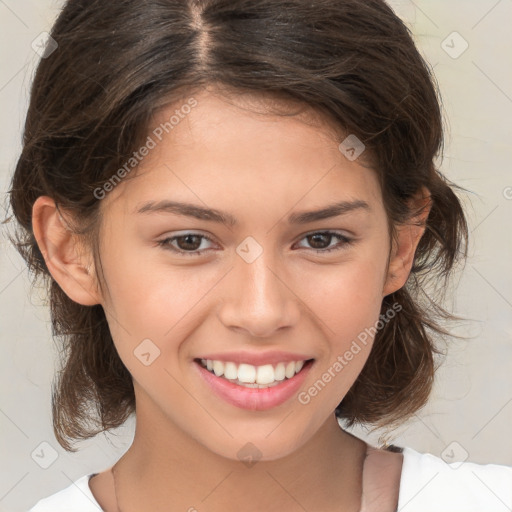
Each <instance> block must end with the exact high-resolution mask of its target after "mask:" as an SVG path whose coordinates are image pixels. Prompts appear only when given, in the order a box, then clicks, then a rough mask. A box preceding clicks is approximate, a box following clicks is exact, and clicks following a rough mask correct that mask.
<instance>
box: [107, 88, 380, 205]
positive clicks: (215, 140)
mask: <svg viewBox="0 0 512 512" xmlns="http://www.w3.org/2000/svg"><path fill="white" fill-rule="evenodd" d="M191 99H193V102H192V101H191ZM269 102H270V103H269ZM189 105H194V106H192V107H190V106H189ZM184 106H187V108H184ZM269 108H270V110H269ZM276 110H277V112H276ZM282 114H285V115H282ZM292 114H293V115H292ZM346 135H347V134H346V133H344V132H343V130H342V129H340V127H339V126H337V125H336V124H335V123H334V122H333V121H332V119H329V117H328V116H324V115H323V113H319V112H317V111H315V110H313V109H312V108H311V107H309V106H308V105H304V104H301V103H299V102H296V101H291V100H285V99H280V100H276V99H274V98H270V99H268V98H264V99H262V98H259V97H253V96H243V97H239V96H236V97H233V98H230V97H225V96H221V95H219V94H217V93H215V92H212V91H208V90H205V91H202V92H201V93H199V94H194V95H193V96H192V97H190V98H187V97H183V100H182V101H181V102H174V103H173V104H172V105H171V104H169V105H166V106H164V107H162V108H160V109H159V110H158V111H157V112H155V114H154V116H153V118H152V120H151V123H150V128H149V130H148V137H150V138H151V140H152V144H151V146H152V149H151V150H150V151H149V152H148V154H147V156H145V157H144V159H143V160H142V161H141V162H140V163H139V164H138V166H137V168H136V170H135V172H134V173H133V175H134V176H133V177H135V178H136V179H135V180H127V182H126V183H121V185H120V186H118V187H117V189H116V190H115V191H114V193H113V194H112V197H111V199H114V196H116V195H118V196H119V195H120V194H121V192H122V196H124V198H125V199H126V200H127V201H128V202H129V203H130V206H131V207H132V210H133V207H134V206H135V205H134V204H133V203H134V201H139V202H140V201H144V200H158V199H170V198H171V197H169V196H172V198H174V199H177V200H189V199H195V200H196V202H197V199H201V200H202V199H204V201H205V202H211V201H213V202H216V203H217V204H218V201H214V200H215V197H216V196H218V195H219V194H221V197H222V199H221V201H225V200H226V198H228V197H229V198H230V199H232V198H234V196H238V197H239V198H240V197H243V198H245V200H249V201H250V200H252V199H255V198H258V197H259V198H261V197H266V198H267V200H268V201H281V202H284V203H286V204H289V205H291V204H293V203H297V202H298V201H301V203H302V204H301V205H300V206H301V207H303V208H299V209H304V208H306V207H308V206H310V205H311V204H313V203H315V202H319V201H320V202H322V203H325V202H329V203H332V202H334V200H335V199H338V200H340V199H364V200H368V199H370V200H373V201H379V200H380V193H379V187H378V183H377V180H376V175H375V171H374V170H373V169H371V168H370V167H369V165H368V164H367V162H366V160H365V159H364V158H363V157H360V158H359V159H357V160H355V161H350V160H349V159H347V158H346V157H345V155H344V154H342V153H341V152H340V149H339V144H340V142H341V141H342V140H344V138H345V137H346ZM340 195H341V196H342V197H340ZM355 195H358V197H357V198H356V197H355ZM185 196H186V197H185ZM194 196H195V197H194ZM335 196H336V197H335ZM359 196H364V197H359Z"/></svg>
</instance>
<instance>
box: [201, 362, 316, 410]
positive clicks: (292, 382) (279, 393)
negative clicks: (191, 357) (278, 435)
mask: <svg viewBox="0 0 512 512" xmlns="http://www.w3.org/2000/svg"><path fill="white" fill-rule="evenodd" d="M313 362H314V361H312V360H310V361H308V362H307V363H305V364H304V366H303V367H302V369H301V370H300V372H299V373H296V374H295V375H294V376H293V377H292V378H291V379H286V380H283V381H282V382H281V383H280V384H277V385H275V386H272V387H269V388H246V387H244V386H239V385H238V384H234V383H233V382H229V381H228V380H226V379H225V378H223V377H217V376H216V375H215V374H213V373H211V372H210V371H208V370H207V369H206V368H204V367H203V366H201V364H200V363H198V362H197V361H194V364H195V366H197V368H199V374H200V375H201V377H202V378H203V379H204V380H205V381H206V383H207V384H208V385H209V386H210V388H211V389H212V391H213V392H214V393H216V394H217V395H218V396H219V397H221V398H223V399H224V400H225V401H226V402H228V403H230V404H232V405H235V406H237V407H240V408H241V409H248V410H251V411H265V410H267V409H271V408H272V407H277V406H278V405H281V404H283V403H284V402H286V401H287V400H289V399H290V398H291V397H292V396H293V395H294V394H295V393H297V391H298V390H299V389H300V387H301V385H302V383H303V382H304V379H305V378H306V376H307V374H308V373H309V370H310V368H311V366H312V364H313Z"/></svg>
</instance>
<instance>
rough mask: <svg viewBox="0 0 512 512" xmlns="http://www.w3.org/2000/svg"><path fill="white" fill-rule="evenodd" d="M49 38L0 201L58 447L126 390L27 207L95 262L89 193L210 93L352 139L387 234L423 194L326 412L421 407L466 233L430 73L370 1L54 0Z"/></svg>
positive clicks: (100, 316)
mask: <svg viewBox="0 0 512 512" xmlns="http://www.w3.org/2000/svg"><path fill="white" fill-rule="evenodd" d="M51 37H52V38H53V39H54V40H55V41H56V42H57V44H58V48H57V49H56V50H55V51H53V53H50V51H49V50H48V55H45V56H44V58H42V59H41V61H40V63H39V65H38V68H37V70H36V74H35V77H34V80H33V85H32V89H31V95H30V103H29V108H28V113H27V117H26V124H25V130H24V136H23V149H22V153H21V155H20V157H19V160H18V162H17V165H16V169H15V172H14V176H13V181H12V186H11V190H10V201H11V207H12V210H13V213H14V215H15V218H16V220H17V222H18V224H19V226H18V229H17V231H16V235H15V237H14V238H13V242H14V243H15V244H16V246H17V249H18V251H19V252H20V253H21V254H22V256H23V257H24V259H25V260H26V262H27V264H28V266H29V268H30V269H31V270H32V271H33V273H34V274H35V277H34V281H35V280H36V279H37V277H38V276H40V277H43V278H44V281H45V285H46V286H47V288H48V292H49V302H50V308H51V318H52V328H53V334H54V336H55V337H58V338H60V340H61V342H62V344H61V356H62V367H61V369H60V371H59V373H58V378H56V380H55V382H54V385H53V390H52V412H53V425H54V431H55V435H56V437H57V439H58V441H59V443H60V444H61V445H62V446H63V447H64V448H65V449H66V450H68V451H76V450H75V449H73V448H72V445H71V444H70V441H74V440H75V441H76V440H79V439H86V438H90V437H92V436H94V435H96V434H98V433H100V432H104V431H107V430H109V429H111V428H114V427H117V426H120V425H121V424H122V423H124V421H125V420H126V419H127V418H128V417H129V416H130V414H132V413H133V412H134V407H135V399H134V391H133V385H132V378H131V375H130V374H129V372H128V370H127V369H126V367H125V366H124V365H123V363H122V362H121V360H120V358H119V356H118V354H117V352H116V349H115V346H114V344H113V340H112V337H111V334H110V330H109V326H108V324H107V320H106V317H105V313H104V310H103V308H102V306H101V305H95V306H83V305H80V304H78V303H75V302H74V301H72V300H71V299H70V298H69V297H68V296H67V295H66V294H65V293H64V292H63V291H62V289H61V288H60V287H59V285H58V284H57V283H56V282H55V280H54V279H53V278H52V276H51V275H50V273H49V272H48V268H47V266H46V264H45V261H44V258H43V256H42V254H41V252H40V250H39V248H38V245H37V243H36V240H35V238H34V235H33V230H32V225H31V214H32V207H33V204H34V201H35V200H36V198H37V197H39V196H41V195H48V196H50V197H52V198H53V199H54V200H55V201H56V203H57V205H58V206H59V208H63V209H65V210H67V211H70V212H72V213H73V218H74V219H76V226H75V228H76V232H77V233H79V234H81V235H83V237H84V239H85V240H88V241H89V242H90V243H92V244H93V247H94V250H95V252H94V254H95V258H99V253H98V245H97V242H98V236H97V235H98V226H99V224H100V220H101V216H100V215H99V211H100V209H99V202H100V201H99V200H98V199H97V197H96V195H95V194H94V190H95V189H97V188H98V187H101V186H103V184H104V183H105V182H106V181H107V180H108V179H110V178H111V177H112V176H113V174H114V173H115V172H116V170H118V169H119V168H120V167H121V166H122V165H123V163H125V162H126V161H127V160H128V159H129V158H130V157H131V156H132V154H133V152H134V151H135V150H136V149H137V148H139V147H140V146H141V144H142V143H143V142H144V141H145V140H146V138H147V135H148V129H149V123H150V119H151V115H152V113H154V112H155V111H156V110H157V109H158V108H160V107H162V106H163V105H167V104H171V103H173V102H177V101H179V100H181V99H182V98H184V97H186V96H187V95H188V96H189V97H190V96H191V95H192V94H193V93H194V92H197V91H199V90H201V89H203V88H204V87H205V86H207V85H210V84H216V85H217V86H218V87H223V88H225V91H228V90H229V91H232V92H233V91H235V92H236V91H239V92H241V93H242V92H243V93H250V94H253V95H255V96H258V94H259V95H262V97H263V96H266V97H267V98H269V97H275V98H276V99H278V100H279V99H284V98H287V99H291V100H294V101H298V102H299V103H300V104H304V105H309V106H312V107H314V109H315V111H317V112H321V113H324V114H326V115H328V116H329V117H330V118H332V119H333V120H334V121H335V122H336V124H337V126H339V127H340V128H341V129H343V131H344V133H346V134H353V135H356V136H357V138H358V139H359V140H360V141H362V142H363V143H364V145H365V146H366V155H371V157H372V160H373V162H374V165H373V166H372V167H373V168H374V169H375V172H376V173H377V175H378V177H379V182H380V185H381V190H382V195H383V200H384V204H385V208H386V212H387V216H388V225H389V228H390V231H389V233H390V237H391V236H395V233H396V232H395V227H396V226H397V225H399V224H400V223H403V222H407V220H408V219H409V220H410V219H411V218H412V215H413V214H414V213H415V212H411V209H410V207H409V206H408V200H409V199H410V198H411V197H412V196H413V195H414V194H415V193H416V192H418V191H419V190H420V189H421V187H426V188H427V189H428V190H429V191H430V194H431V210H430V215H429V217H428V220H427V222H426V230H425V234H424V235H423V237H422V238H421V240H420V242H419V245H418V248H417V251H416V254H415V260H414V264H413V268H412V271H411V274H410V276H409V279H408V281H407V283H406V285H405V286H404V287H402V288H401V289H400V290H398V291H397V292H395V293H392V294H390V295H388V296H386V297H385V298H384V299H383V302H382V311H381V313H382V315H385V314H386V312H387V311H389V310H390V309H392V308H393V305H396V304H399V305H400V306H401V308H400V311H399V312H398V313H397V314H396V315H395V316H394V317H393V318H391V319H387V321H386V322H384V324H385V325H384V326H383V328H382V329H380V330H378V332H377V333H376V336H375V340H374V345H373V347H372V350H371V353H370V356H369V358H368V360H367V362H366V365H365V366H364V368H363V370H362V372H361V374H360V375H359V377H358V378H357V380H356V381H355V383H354V385H353V386H352V387H351V389H350V390H349V392H348V394H347V395H346V396H345V398H344V399H343V401H342V402H341V403H340V404H339V406H338V407H337V408H336V411H335V413H336V415H337V416H338V417H339V418H342V419H344V420H346V422H347V425H348V426H351V425H353V424H354V423H367V424H373V425H374V426H375V428H379V427H383V426H388V427H389V426H390V425H395V424H396V425H398V424H399V423H400V422H402V421H404V420H406V419H407V418H409V417H410V416H412V415H413V414H414V413H415V412H416V411H418V410H419V409H420V408H421V407H423V406H424V405H425V404H426V402H427V400H428V397H429V395H430V392H431V388H432V384H433V377H434V373H435V370H436V369H437V367H436V354H442V351H440V349H439V347H438V346H436V341H437V338H439V339H441V338H443V337H444V335H449V332H448V331H447V330H446V329H445V327H442V326H441V322H440V319H443V320H446V319H453V318H458V317H455V316H454V315H451V314H450V313H448V311H446V310H445V309H444V308H442V307H441V306H440V304H439V301H437V302H436V301H434V299H432V298H429V296H428V295H427V294H426V292H425V286H426V281H427V279H428V280H429V282H432V283H434V284H439V283H440V282H444V283H446V282H447V279H448V277H450V276H451V274H452V273H453V270H454V268H455V265H456V263H457V262H458V260H459V259H465V258H466V256H467V238H468V228H467V223H466V219H465V215H464V212H463V209H462V206H461V203H460V201H459V199H458V198H457V196H456V195H455V193H454V189H455V188H459V189H460V187H457V186H456V185H454V184H452V183H450V182H449V181H448V180H447V179H446V178H445V177H444V176H443V175H442V174H441V173H440V171H439V169H438V167H437V166H436V163H435V159H436V158H437V157H438V156H439V155H441V154H442V149H443V123H442V114H441V107H440V103H441V102H440V95H439V90H438V87H437V84H436V81H435V78H434V76H433V74H432V72H431V69H430V67H429V65H428V64H427V63H426V62H425V60H424V59H423V57H422V56H421V55H420V53H419V51H418V50H417V48H416V47H415V44H414V41H413V37H412V34H411V32H410V30H409V29H408V28H407V26H406V25H405V24H404V23H403V22H402V21H401V20H400V19H399V17H397V15H396V14H395V13H394V12H393V10H392V9H391V8H390V7H389V6H388V5H387V4H386V3H385V2H384V1H383V0H365V1H364V2H362V1H361V0H307V1H306V0H144V1H140V0H123V1H121V0H110V1H103V0H68V1H67V2H66V3H65V5H64V7H63V9H62V12H61V13H60V15H59V16H58V19H57V21H56V23H55V24H54V26H53V29H52V31H51ZM48 48H50V47H48ZM275 104H276V105H278V104H279V102H278V101H277V102H276V103H275ZM269 105H270V103H269ZM281 114H282V115H287V114H286V113H284V114H283V113H282V112H281ZM339 142H340V143H341V142H342V141H341V140H340V141H339ZM461 190H462V189H461ZM100 267H101V265H99V266H98V267H97V268H100ZM440 289H442V286H441V287H440ZM436 298H437V296H436ZM395 307H396V306H395Z"/></svg>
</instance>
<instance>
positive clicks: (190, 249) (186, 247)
mask: <svg viewBox="0 0 512 512" xmlns="http://www.w3.org/2000/svg"><path fill="white" fill-rule="evenodd" d="M203 240H207V241H209V242H211V241H212V240H211V239H210V238H208V237H207V236H205V235H200V234H198V233H185V234H183V235H178V236H173V237H168V238H165V239H164V240H160V241H159V242H158V246H160V247H163V248H165V249H167V250H170V251H174V252H176V253H179V254H184V255H187V256H200V255H201V254H202V253H204V252H206V251H207V250H209V249H203V250H199V248H200V247H201V243H202V241H203ZM172 242H176V245H172Z"/></svg>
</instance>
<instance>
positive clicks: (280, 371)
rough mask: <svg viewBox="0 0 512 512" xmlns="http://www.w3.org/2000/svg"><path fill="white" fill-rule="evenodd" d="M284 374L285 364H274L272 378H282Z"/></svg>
mask: <svg viewBox="0 0 512 512" xmlns="http://www.w3.org/2000/svg"><path fill="white" fill-rule="evenodd" d="M285 377H286V375H285V366H284V363H278V364H277V365H276V369H275V370H274V379H276V380H284V378H285Z"/></svg>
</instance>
